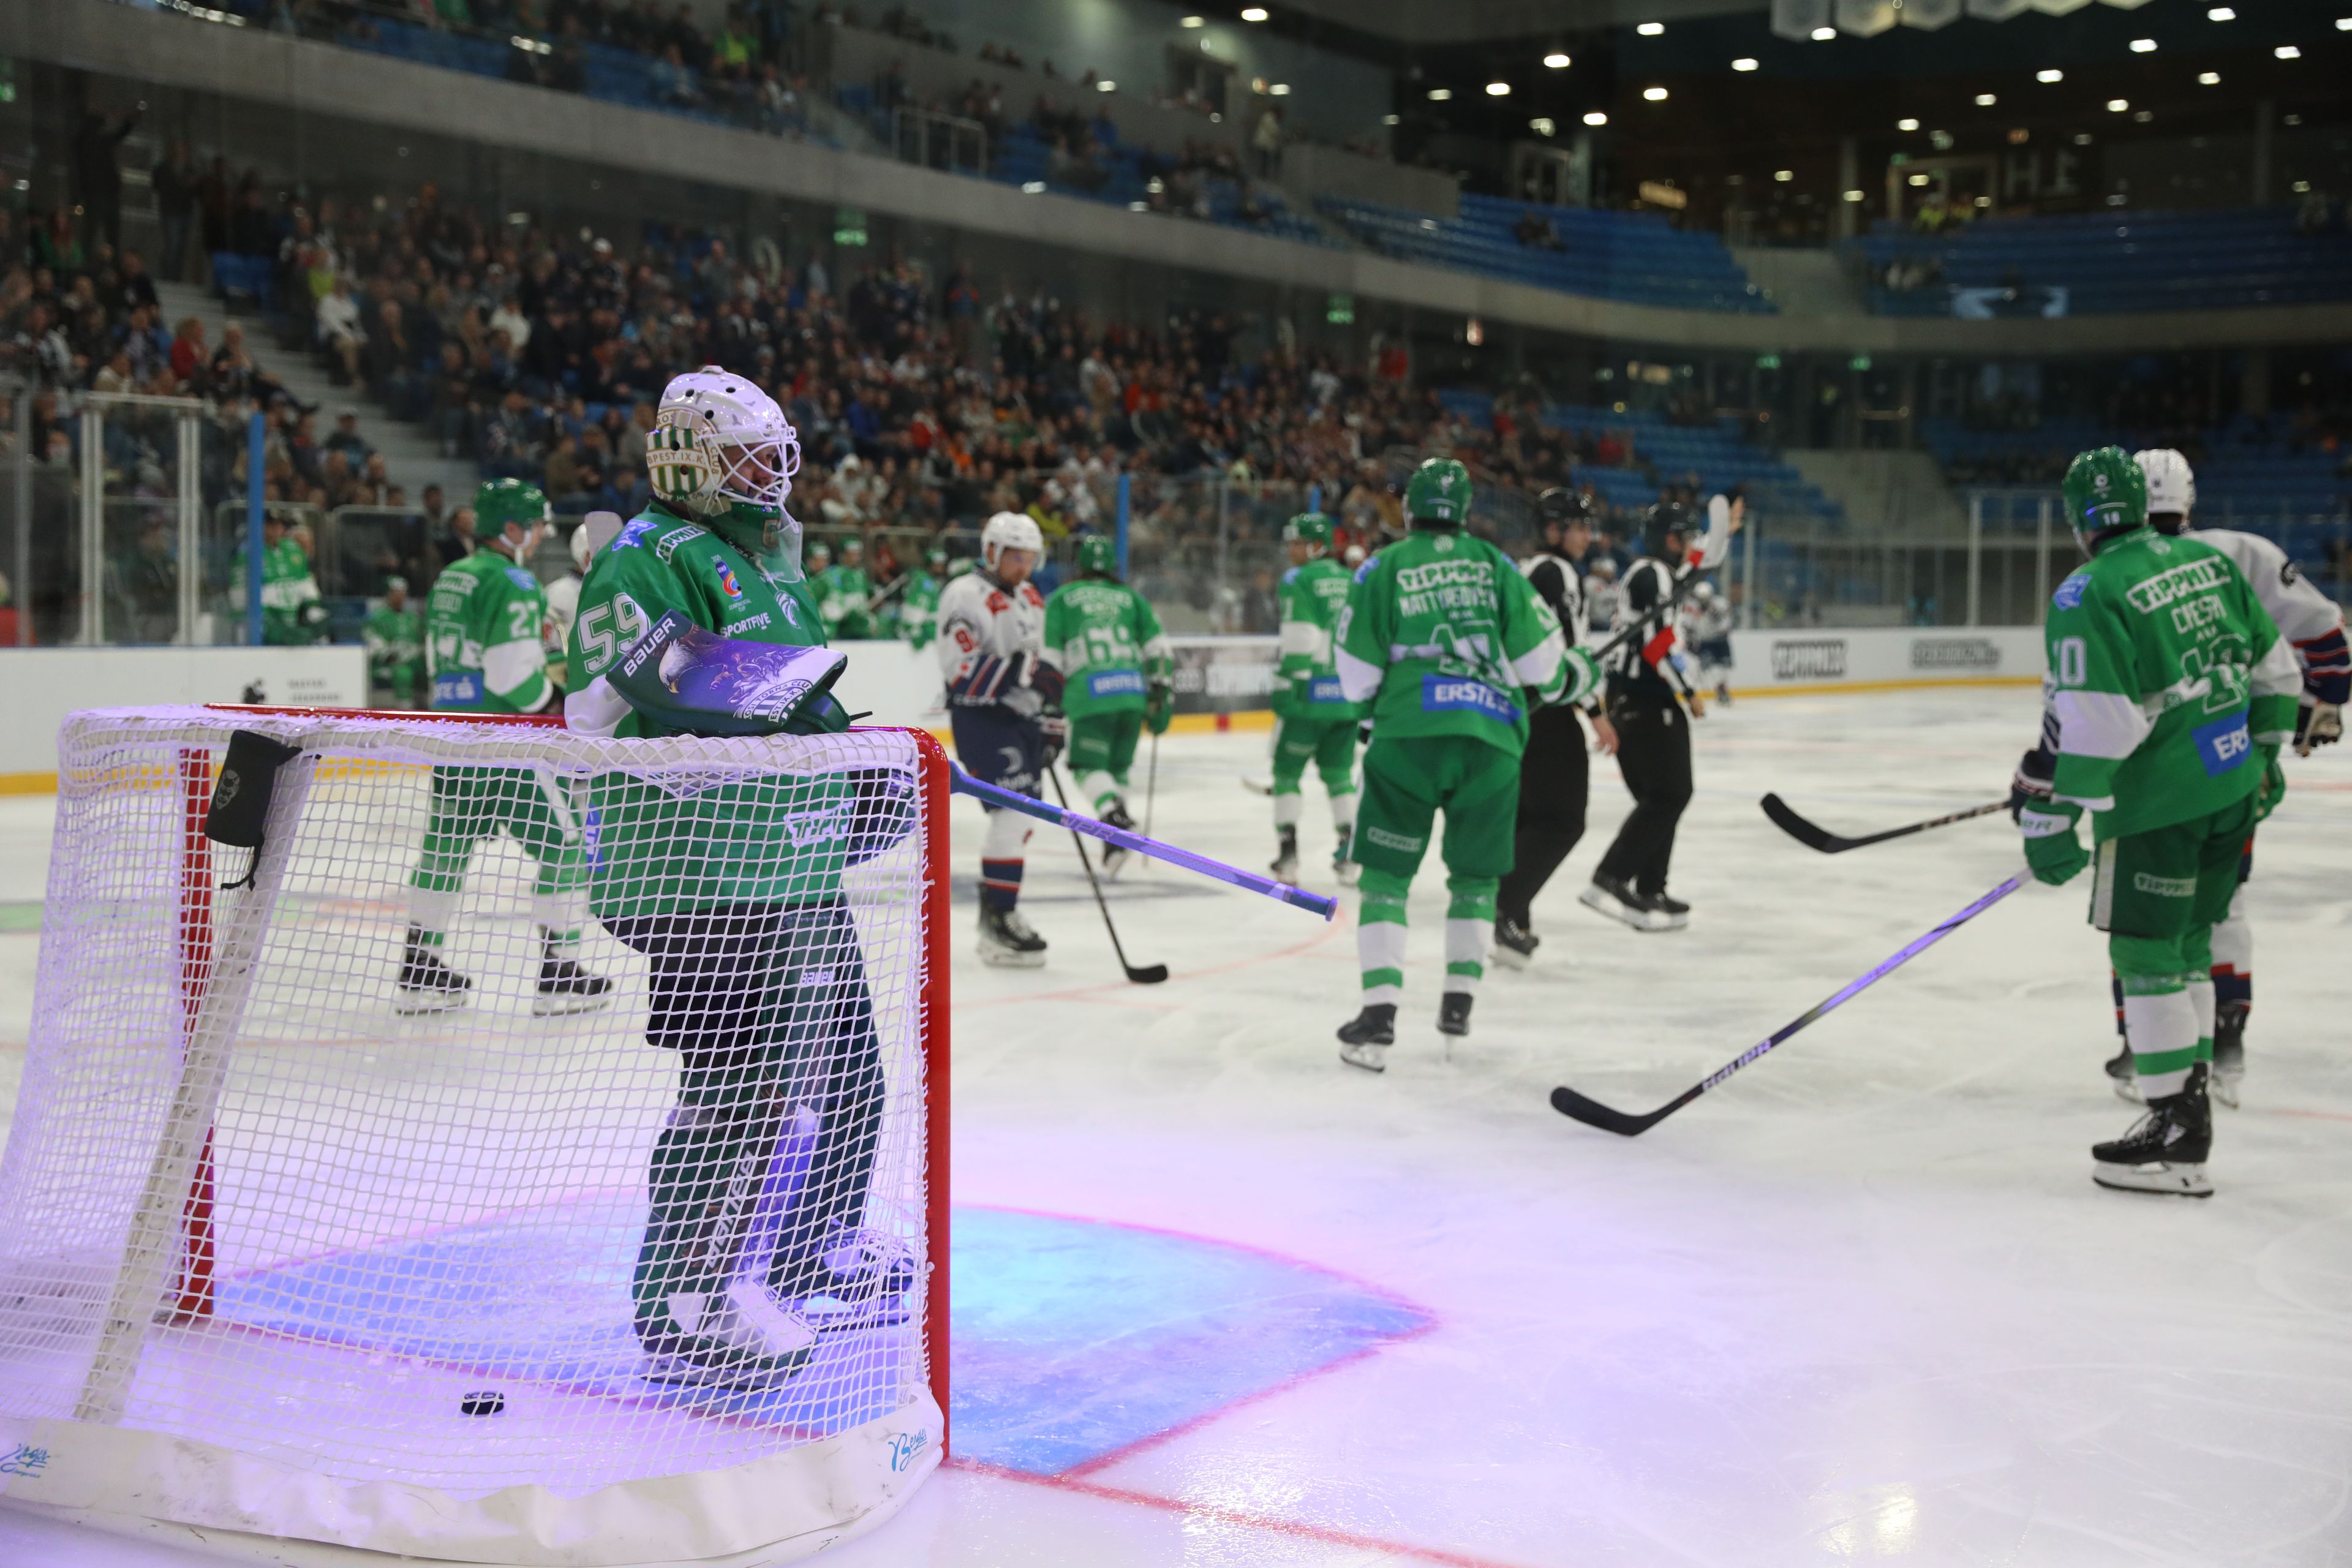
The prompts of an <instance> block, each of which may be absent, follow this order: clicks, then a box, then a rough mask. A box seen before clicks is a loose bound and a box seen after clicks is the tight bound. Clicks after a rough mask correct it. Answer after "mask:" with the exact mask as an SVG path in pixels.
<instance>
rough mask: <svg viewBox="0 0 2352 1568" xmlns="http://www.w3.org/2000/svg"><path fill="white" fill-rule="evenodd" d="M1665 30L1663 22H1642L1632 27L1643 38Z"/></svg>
mask: <svg viewBox="0 0 2352 1568" xmlns="http://www.w3.org/2000/svg"><path fill="white" fill-rule="evenodd" d="M1665 30H1666V25H1665V24H1664V22H1644V23H1643V24H1642V25H1641V26H1638V27H1636V28H1634V29H1633V31H1635V32H1637V33H1639V34H1641V35H1642V37H1645V38H1654V37H1657V36H1658V35H1659V34H1661V33H1663V32H1664V31H1665Z"/></svg>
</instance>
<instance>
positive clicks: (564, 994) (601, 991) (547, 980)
mask: <svg viewBox="0 0 2352 1568" xmlns="http://www.w3.org/2000/svg"><path fill="white" fill-rule="evenodd" d="M612 993H613V983H612V982H611V981H609V980H607V979H605V978H604V976H603V975H601V974H591V973H588V972H587V971H586V970H584V969H583V968H581V967H580V965H579V964H578V963H574V962H573V961H572V959H571V958H570V957H569V956H568V955H566V954H564V953H562V952H558V951H556V946H555V943H554V942H552V941H550V942H548V943H547V946H546V948H545V949H544V950H543V952H542V954H541V958H540V961H539V994H537V995H535V996H533V997H532V998H531V999H530V1010H531V1011H532V1012H533V1013H536V1014H537V1015H539V1016H541V1017H542V1018H546V1017H552V1016H555V1015H557V1014H562V1013H593V1012H594V1011H595V1010H596V1009H597V1008H599V1007H602V1006H603V1005H604V1004H605V1003H607V1002H609V1001H611V1000H612V999H613V995H612Z"/></svg>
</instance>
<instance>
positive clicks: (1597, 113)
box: [1584, 109, 1609, 125]
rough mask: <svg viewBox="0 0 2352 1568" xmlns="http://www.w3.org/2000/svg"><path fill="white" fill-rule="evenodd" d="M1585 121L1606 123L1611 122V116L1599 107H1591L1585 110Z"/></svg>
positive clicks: (1588, 122) (1593, 123)
mask: <svg viewBox="0 0 2352 1568" xmlns="http://www.w3.org/2000/svg"><path fill="white" fill-rule="evenodd" d="M1584 122H1585V123H1586V124H1587V125H1606V124H1608V123H1609V117H1608V116H1607V115H1605V114H1603V113H1601V110H1597V109H1591V110H1585V114H1584Z"/></svg>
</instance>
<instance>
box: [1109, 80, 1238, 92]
mask: <svg viewBox="0 0 2352 1568" xmlns="http://www.w3.org/2000/svg"><path fill="white" fill-rule="evenodd" d="M1095 90H1096V91H1097V92H1117V91H1118V83H1117V82H1115V81H1113V80H1111V79H1110V78H1108V77H1105V78H1103V79H1102V80H1100V81H1098V82H1097V83H1095ZM1275 90H1276V92H1280V91H1282V90H1284V89H1281V88H1276V89H1275Z"/></svg>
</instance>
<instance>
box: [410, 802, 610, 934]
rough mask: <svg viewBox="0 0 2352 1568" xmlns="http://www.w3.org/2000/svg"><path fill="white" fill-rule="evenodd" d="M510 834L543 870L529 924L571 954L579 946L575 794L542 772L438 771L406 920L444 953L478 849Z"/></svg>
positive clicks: (582, 864) (580, 881) (582, 875)
mask: <svg viewBox="0 0 2352 1568" xmlns="http://www.w3.org/2000/svg"><path fill="white" fill-rule="evenodd" d="M500 829H504V830H505V831H506V832H507V833H508V834H509V835H511V836H512V837H513V838H514V841H515V842H516V843H518V844H520V845H521V846H522V847H523V849H524V851H525V852H526V853H527V854H529V855H530V858H532V859H534V860H536V861H537V862H538V863H539V876H538V879H537V880H536V881H535V882H534V883H533V884H532V887H531V900H530V905H531V918H532V919H533V920H534V921H537V922H538V923H539V924H540V926H541V927H542V928H543V929H544V930H545V931H546V932H547V934H548V935H549V937H551V939H553V940H554V941H555V942H558V943H559V944H560V945H562V947H564V948H566V949H568V948H570V947H571V946H572V945H573V944H576V943H577V942H578V941H579V939H580V922H581V920H582V918H583V904H584V896H583V889H585V888H586V886H587V883H588V866H587V860H586V858H585V857H584V856H583V854H582V852H581V838H580V812H579V808H578V806H577V805H576V804H575V803H574V801H573V799H572V790H571V787H570V786H569V785H568V784H566V783H565V782H564V781H563V780H562V779H561V778H558V777H557V776H556V775H555V773H553V772H552V771H551V770H547V769H541V768H435V769H434V770H433V801H432V814H431V816H430V817H429V818H428V819H427V821H426V823H425V848H424V852H423V853H422V854H420V855H419V856H418V857H417V858H416V869H415V871H414V872H412V873H411V874H410V876H409V879H408V889H409V892H408V918H409V921H410V923H412V924H413V925H415V927H416V928H417V929H418V931H419V932H420V934H421V935H422V936H423V937H424V939H425V942H428V943H430V944H432V945H434V946H438V945H440V942H441V939H442V935H443V933H445V932H446V931H448V929H449V926H450V923H451V921H453V920H454V919H455V918H456V915H457V898H458V895H459V894H461V893H463V892H464V891H465V890H466V872H467V868H469V867H471V866H472V864H473V860H474V847H475V846H476V845H478V844H479V843H480V842H481V841H482V840H483V839H485V838H488V837H491V836H492V835H493V834H496V833H498V832H499V830H500Z"/></svg>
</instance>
